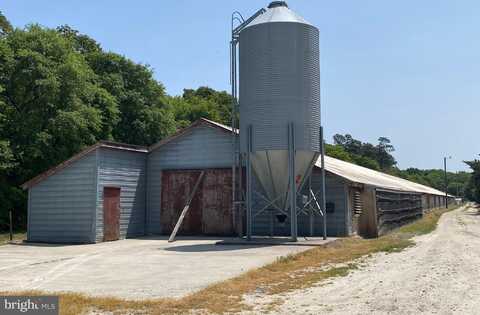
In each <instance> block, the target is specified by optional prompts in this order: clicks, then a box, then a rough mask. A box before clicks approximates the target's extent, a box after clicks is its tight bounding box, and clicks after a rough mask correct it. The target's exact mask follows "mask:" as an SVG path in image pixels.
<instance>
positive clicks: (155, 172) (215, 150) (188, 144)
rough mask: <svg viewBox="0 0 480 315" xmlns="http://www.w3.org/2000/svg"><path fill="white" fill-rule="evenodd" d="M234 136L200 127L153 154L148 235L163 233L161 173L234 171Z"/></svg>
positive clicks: (149, 188) (150, 161)
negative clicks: (172, 171)
mask: <svg viewBox="0 0 480 315" xmlns="http://www.w3.org/2000/svg"><path fill="white" fill-rule="evenodd" d="M231 141H232V138H231V135H230V134H228V133H225V132H222V131H220V130H217V129H214V128H212V127H207V126H200V127H198V128H195V129H193V130H192V132H191V133H189V134H188V135H184V136H182V137H179V138H178V139H175V140H173V141H172V142H170V143H168V144H166V145H164V146H162V147H160V148H159V149H157V150H155V151H153V152H151V153H150V154H149V156H148V163H147V172H148V176H147V178H148V179H147V181H148V185H147V186H148V188H147V189H148V200H147V215H148V226H147V232H148V233H152V234H157V233H161V232H162V231H161V224H160V207H161V200H160V199H161V191H162V189H161V182H162V179H161V173H162V169H164V170H172V169H200V168H225V167H227V168H228V167H231V165H232V164H231V163H232V162H231V161H232V143H231Z"/></svg>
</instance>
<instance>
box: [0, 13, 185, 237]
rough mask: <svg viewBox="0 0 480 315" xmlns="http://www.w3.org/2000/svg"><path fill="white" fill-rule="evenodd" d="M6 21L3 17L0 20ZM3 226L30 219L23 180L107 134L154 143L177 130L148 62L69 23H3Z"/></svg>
mask: <svg viewBox="0 0 480 315" xmlns="http://www.w3.org/2000/svg"><path fill="white" fill-rule="evenodd" d="M1 21H2V20H1V19H0V22H1ZM5 29H6V30H7V31H3V32H2V36H0V200H1V201H2V202H1V203H0V229H3V228H5V218H6V214H7V211H8V210H10V209H15V210H16V212H17V213H16V218H18V220H19V222H22V224H23V225H24V224H25V223H26V220H25V213H26V195H25V192H24V191H22V190H21V189H20V188H19V185H20V184H21V183H23V182H25V181H26V180H28V179H30V178H32V177H33V176H35V175H37V174H39V173H41V172H43V171H45V170H46V169H48V168H50V167H52V166H53V165H56V164H58V163H60V162H61V161H63V160H65V159H67V158H69V157H71V156H72V155H74V154H75V153H77V152H79V151H80V150H82V149H83V148H84V147H85V146H88V145H91V144H93V143H95V142H96V141H98V140H100V139H107V140H114V141H120V142H127V143H132V144H142V145H150V144H153V143H155V142H157V141H159V140H161V139H162V138H163V137H165V136H167V135H169V134H171V133H172V132H174V131H175V129H176V122H175V117H174V112H173V110H172V108H171V107H170V106H169V105H168V104H167V102H166V98H167V95H166V94H165V90H164V87H163V85H162V84H161V83H159V82H157V81H156V80H154V79H153V74H152V71H151V69H150V68H149V67H148V66H145V65H141V64H136V63H134V62H132V61H131V60H128V59H127V58H125V57H123V56H120V55H117V54H114V53H109V52H104V51H103V50H102V49H101V47H100V45H99V44H97V43H96V42H95V41H94V40H93V39H91V38H89V37H88V36H86V35H82V34H80V33H79V32H77V31H76V30H73V29H71V28H70V27H68V26H62V27H59V28H58V29H56V30H54V29H48V28H43V27H40V26H38V25H31V26H28V27H26V28H24V29H11V28H5V27H4V26H2V30H5Z"/></svg>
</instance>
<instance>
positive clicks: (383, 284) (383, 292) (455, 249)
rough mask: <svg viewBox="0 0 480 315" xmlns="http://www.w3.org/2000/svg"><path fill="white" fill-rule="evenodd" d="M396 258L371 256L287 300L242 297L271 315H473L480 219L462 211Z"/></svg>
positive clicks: (479, 301) (478, 286) (478, 306)
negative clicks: (337, 276)
mask: <svg viewBox="0 0 480 315" xmlns="http://www.w3.org/2000/svg"><path fill="white" fill-rule="evenodd" d="M415 242H416V245H415V246H413V247H411V248H408V249H406V250H404V251H402V252H399V253H390V254H384V253H382V254H376V255H373V256H372V257H370V258H366V259H364V260H363V261H362V263H361V264H359V265H360V268H358V269H356V270H353V271H352V272H350V273H349V275H347V276H345V277H341V278H333V279H330V280H328V281H327V282H325V283H319V284H318V285H317V286H315V287H312V288H309V289H305V290H298V291H294V292H290V293H287V294H281V295H276V296H275V295H274V296H264V295H254V296H249V297H247V301H248V303H249V304H251V305H252V306H254V311H253V312H259V311H261V312H262V313H265V312H266V311H267V310H270V313H271V314H342V315H343V314H478V310H480V272H479V270H478V268H479V266H480V214H479V213H478V209H476V208H472V207H467V208H465V207H462V208H459V209H457V210H455V211H452V212H448V213H446V214H444V215H443V216H442V218H441V219H440V221H439V224H438V227H437V229H436V230H435V231H434V232H432V233H430V234H427V235H423V236H420V237H417V238H415Z"/></svg>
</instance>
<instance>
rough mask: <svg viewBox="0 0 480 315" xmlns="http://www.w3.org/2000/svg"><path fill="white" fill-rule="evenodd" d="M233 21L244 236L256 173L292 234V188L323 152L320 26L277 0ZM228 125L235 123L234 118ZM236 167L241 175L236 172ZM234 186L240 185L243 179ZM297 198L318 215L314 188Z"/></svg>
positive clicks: (295, 195)
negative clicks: (244, 192) (242, 166)
mask: <svg viewBox="0 0 480 315" xmlns="http://www.w3.org/2000/svg"><path fill="white" fill-rule="evenodd" d="M235 20H237V21H238V20H240V22H241V23H240V25H239V26H237V27H236V28H233V30H232V83H233V84H232V94H233V95H234V96H235V97H237V96H238V104H235V105H236V106H234V109H236V111H235V112H237V113H238V114H239V117H240V119H239V127H240V140H239V143H238V144H236V143H234V147H235V148H234V152H236V153H235V154H234V155H235V156H236V158H235V160H236V161H237V162H236V163H237V167H238V166H239V165H243V163H244V162H243V161H245V165H246V194H245V206H246V225H247V228H246V233H247V237H248V238H250V237H251V226H252V224H253V221H254V218H253V217H252V198H253V194H259V193H258V192H255V191H254V189H253V188H252V176H256V178H257V180H258V182H259V183H260V186H261V188H262V189H263V193H264V194H265V196H264V197H265V198H267V199H268V200H269V207H270V208H275V211H277V212H278V213H280V214H284V215H285V216H287V217H288V218H289V219H290V220H289V221H290V226H291V236H292V238H293V239H296V236H297V222H296V217H297V212H298V211H301V210H302V209H301V208H302V207H301V206H300V207H299V206H298V205H297V199H298V197H299V196H298V193H297V191H299V190H300V188H302V186H304V184H305V182H306V180H307V178H308V175H309V173H310V171H311V169H312V166H313V165H314V164H315V161H316V160H317V159H318V157H319V155H320V152H321V151H322V145H321V141H320V139H321V135H320V134H321V126H320V68H319V31H318V29H317V28H316V27H314V26H313V25H311V24H310V23H308V22H306V21H305V20H304V19H303V18H302V17H300V16H299V15H297V14H296V13H295V12H293V11H292V10H290V9H289V8H288V5H287V4H286V3H285V2H284V1H274V2H272V3H270V4H269V6H268V8H267V9H261V10H259V11H257V13H256V14H254V15H253V16H252V17H251V18H249V19H247V20H243V18H242V17H241V15H239V14H238V13H234V15H233V18H232V23H233V22H235ZM237 46H238V56H237ZM237 58H238V65H239V74H238V83H239V88H238V90H237V73H236V72H237ZM232 123H233V126H234V127H236V126H235V119H233V121H232ZM235 141H236V140H234V142H235ZM238 169H239V168H238ZM236 173H237V174H238V176H239V177H240V179H241V177H242V172H239V171H237V172H236ZM234 186H235V183H234ZM236 187H238V188H239V189H240V190H241V189H242V184H238V183H237V184H236ZM239 195H241V194H239ZM236 199H237V200H238V199H239V198H238V197H237V198H236ZM301 199H302V200H307V201H305V203H308V204H310V205H311V204H312V203H314V204H316V205H317V206H318V207H317V210H318V212H319V213H323V212H322V211H321V209H320V208H321V206H320V203H321V202H320V203H319V202H317V198H316V196H315V195H314V194H311V195H306V196H303V198H301ZM321 199H322V200H324V198H323V197H322V198H321ZM308 200H310V202H309V201H308Z"/></svg>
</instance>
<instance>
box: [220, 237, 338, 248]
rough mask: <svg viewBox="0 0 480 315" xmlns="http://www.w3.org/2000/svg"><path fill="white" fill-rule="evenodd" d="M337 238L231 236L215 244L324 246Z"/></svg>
mask: <svg viewBox="0 0 480 315" xmlns="http://www.w3.org/2000/svg"><path fill="white" fill-rule="evenodd" d="M335 240H337V238H336V237H329V238H327V239H326V240H324V239H323V238H321V237H299V238H298V239H297V241H296V242H293V241H292V240H291V239H290V238H287V237H253V238H252V239H251V240H247V239H246V238H231V239H226V240H222V241H218V242H217V243H216V244H217V245H247V246H248V245H269V246H274V245H275V246H278V245H286V246H309V247H311V246H320V247H321V246H326V245H327V244H329V243H331V242H333V241H335Z"/></svg>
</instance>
